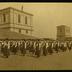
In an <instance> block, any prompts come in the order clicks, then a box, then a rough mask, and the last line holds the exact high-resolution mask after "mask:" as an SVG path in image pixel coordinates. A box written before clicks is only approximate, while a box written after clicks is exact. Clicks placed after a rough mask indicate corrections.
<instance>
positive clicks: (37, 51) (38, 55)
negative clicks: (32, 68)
mask: <svg viewBox="0 0 72 72" xmlns="http://www.w3.org/2000/svg"><path fill="white" fill-rule="evenodd" d="M40 53H41V52H40V49H39V41H37V42H36V49H35V55H36V57H37V58H39V57H40Z"/></svg>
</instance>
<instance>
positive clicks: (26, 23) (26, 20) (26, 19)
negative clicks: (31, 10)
mask: <svg viewBox="0 0 72 72" xmlns="http://www.w3.org/2000/svg"><path fill="white" fill-rule="evenodd" d="M25 24H27V16H25Z"/></svg>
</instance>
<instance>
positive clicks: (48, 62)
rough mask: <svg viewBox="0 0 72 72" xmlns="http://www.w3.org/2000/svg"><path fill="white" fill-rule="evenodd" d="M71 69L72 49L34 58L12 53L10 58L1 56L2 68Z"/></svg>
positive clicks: (0, 64)
mask: <svg viewBox="0 0 72 72" xmlns="http://www.w3.org/2000/svg"><path fill="white" fill-rule="evenodd" d="M2 69H3V70H7V69H13V70H58V69H59V70H63V69H65V70H70V69H72V51H71V52H69V51H66V52H64V53H63V52H60V53H59V54H56V53H54V54H53V55H47V56H41V57H40V58H34V57H31V56H24V57H23V56H21V55H16V56H15V55H11V56H10V57H9V58H8V59H5V58H3V57H2V56H0V70H2Z"/></svg>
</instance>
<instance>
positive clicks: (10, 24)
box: [0, 7, 33, 35]
mask: <svg viewBox="0 0 72 72" xmlns="http://www.w3.org/2000/svg"><path fill="white" fill-rule="evenodd" d="M32 20H33V14H30V13H27V12H24V11H23V10H18V9H15V8H12V7H8V8H5V9H1V10H0V29H1V30H2V29H3V30H5V31H12V32H17V33H19V34H25V35H32V31H33V27H32V22H33V21H32Z"/></svg>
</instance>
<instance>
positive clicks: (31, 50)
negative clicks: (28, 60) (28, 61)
mask: <svg viewBox="0 0 72 72" xmlns="http://www.w3.org/2000/svg"><path fill="white" fill-rule="evenodd" d="M29 52H30V53H31V56H33V55H34V53H35V49H34V41H31V43H30V49H29Z"/></svg>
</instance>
